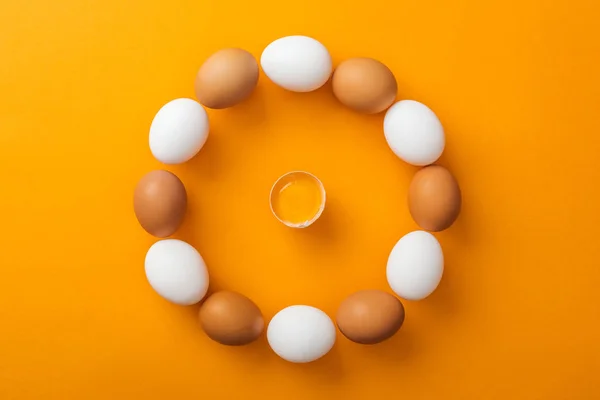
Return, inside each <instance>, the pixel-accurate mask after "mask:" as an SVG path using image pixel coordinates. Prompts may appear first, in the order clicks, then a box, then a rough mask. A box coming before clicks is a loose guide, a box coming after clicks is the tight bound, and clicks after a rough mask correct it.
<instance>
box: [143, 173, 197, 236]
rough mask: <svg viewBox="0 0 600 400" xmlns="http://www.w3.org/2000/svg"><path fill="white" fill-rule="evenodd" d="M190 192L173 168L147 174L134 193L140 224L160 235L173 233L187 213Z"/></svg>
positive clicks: (149, 231) (150, 231) (153, 233)
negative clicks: (172, 170) (187, 192)
mask: <svg viewBox="0 0 600 400" xmlns="http://www.w3.org/2000/svg"><path fill="white" fill-rule="evenodd" d="M186 207H187V194H186V191H185V187H184V186H183V183H181V181H180V180H179V178H178V177H177V176H175V174H173V173H171V172H169V171H163V170H157V171H152V172H149V173H147V174H146V175H144V177H142V179H141V180H140V181H139V182H138V184H137V186H136V188H135V192H134V195H133V209H134V211H135V216H136V217H137V219H138V221H139V222H140V225H142V228H144V229H145V230H146V231H147V232H148V233H150V234H151V235H154V236H156V237H160V238H163V237H167V236H170V235H172V234H173V233H174V232H175V231H176V230H177V228H179V225H181V222H182V221H183V217H184V216H185V211H186Z"/></svg>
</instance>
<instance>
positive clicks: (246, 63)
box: [195, 49, 258, 108]
mask: <svg viewBox="0 0 600 400" xmlns="http://www.w3.org/2000/svg"><path fill="white" fill-rule="evenodd" d="M257 82H258V63H257V62H256V59H255V58H254V56H253V55H252V54H250V53H248V52H247V51H246V50H242V49H223V50H219V51H217V52H216V53H214V54H213V55H211V56H210V57H209V58H208V59H207V60H206V61H205V62H204V64H202V66H201V67H200V70H199V71H198V75H196V83H195V85H196V97H197V98H198V101H199V102H200V103H202V104H203V105H205V106H206V107H208V108H227V107H231V106H234V105H236V104H238V103H239V102H241V101H243V100H245V99H246V98H248V97H249V96H250V94H251V93H252V91H253V90H254V88H255V87H256V84H257Z"/></svg>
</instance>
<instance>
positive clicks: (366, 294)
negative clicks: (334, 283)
mask: <svg viewBox="0 0 600 400" xmlns="http://www.w3.org/2000/svg"><path fill="white" fill-rule="evenodd" d="M336 323H337V326H338V328H339V330H340V331H341V332H342V334H343V335H344V336H346V337H347V338H348V339H350V340H352V341H353V342H356V343H360V344H375V343H380V342H382V341H384V340H386V339H389V338H390V337H392V336H393V335H394V334H395V333H396V332H397V331H398V329H400V327H401V326H402V324H403V323H404V306H403V305H402V303H401V302H400V300H398V299H397V298H396V297H394V296H392V295H391V294H389V293H386V292H382V291H381V290H361V291H359V292H356V293H353V294H351V295H350V296H348V297H347V298H346V299H345V300H344V301H343V302H342V304H340V307H339V309H338V312H337V316H336Z"/></svg>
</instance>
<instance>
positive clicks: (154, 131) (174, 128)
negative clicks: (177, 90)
mask: <svg viewBox="0 0 600 400" xmlns="http://www.w3.org/2000/svg"><path fill="white" fill-rule="evenodd" d="M207 138H208V115H207V114H206V110H204V108H203V107H202V106H201V105H200V103H198V102H197V101H194V100H192V99H175V100H172V101H170V102H168V103H167V104H165V105H164V106H162V108H161V109H160V110H158V113H156V115H155V116H154V120H152V125H151V126H150V151H152V154H153V155H154V157H155V158H156V159H157V160H158V161H160V162H163V163H165V164H181V163H183V162H186V161H188V160H190V159H191V158H192V157H194V156H195V155H196V154H197V153H198V152H199V151H200V149H201V148H202V146H204V143H206V139H207Z"/></svg>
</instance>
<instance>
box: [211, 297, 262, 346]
mask: <svg viewBox="0 0 600 400" xmlns="http://www.w3.org/2000/svg"><path fill="white" fill-rule="evenodd" d="M200 325H201V326H202V329H204V332H206V334H207V335H208V337H210V338H211V339H212V340H214V341H216V342H218V343H221V344H225V345H228V346H241V345H245V344H248V343H250V342H253V341H254V340H256V339H258V337H259V336H260V335H261V333H262V331H263V329H264V327H265V321H264V319H263V316H262V313H261V312H260V309H259V308H258V306H257V305H256V304H254V302H253V301H252V300H250V299H249V298H247V297H246V296H244V295H241V294H239V293H236V292H230V291H226V290H224V291H220V292H216V293H214V294H213V295H211V296H210V297H209V298H208V299H206V301H205V302H204V303H203V304H202V306H201V307H200Z"/></svg>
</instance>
